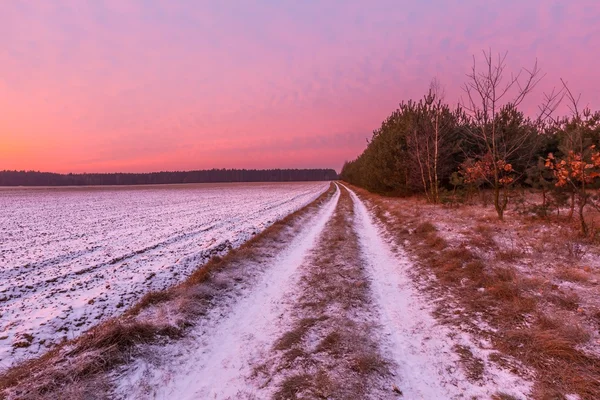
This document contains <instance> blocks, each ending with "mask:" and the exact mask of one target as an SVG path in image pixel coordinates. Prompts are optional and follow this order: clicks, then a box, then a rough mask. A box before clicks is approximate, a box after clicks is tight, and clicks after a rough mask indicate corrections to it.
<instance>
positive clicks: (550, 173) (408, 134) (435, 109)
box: [340, 53, 600, 238]
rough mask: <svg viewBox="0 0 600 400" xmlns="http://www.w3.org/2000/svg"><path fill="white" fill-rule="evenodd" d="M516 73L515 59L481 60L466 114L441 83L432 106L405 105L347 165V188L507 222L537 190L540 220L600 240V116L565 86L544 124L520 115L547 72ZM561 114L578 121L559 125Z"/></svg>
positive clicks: (547, 103) (429, 99) (543, 115)
mask: <svg viewBox="0 0 600 400" xmlns="http://www.w3.org/2000/svg"><path fill="white" fill-rule="evenodd" d="M506 65H507V64H506V56H505V55H504V56H503V55H498V57H495V56H494V55H492V54H491V53H484V54H483V62H479V61H478V60H477V59H476V58H475V59H474V63H473V68H472V71H471V72H470V74H469V75H468V76H467V82H466V83H465V85H464V96H463V99H462V100H461V102H460V104H458V105H456V106H451V105H449V104H447V103H446V102H445V95H444V92H443V89H442V88H441V85H440V84H439V83H438V82H437V81H435V80H434V81H433V82H432V84H431V87H430V89H429V91H428V93H427V94H426V95H425V96H424V98H423V99H421V100H419V101H414V100H409V101H406V102H402V103H400V106H399V108H398V109H397V110H396V111H394V112H393V113H392V114H391V115H390V116H389V117H388V118H387V119H386V120H385V121H384V122H383V123H382V124H381V127H380V128H378V129H376V130H375V131H374V132H373V136H372V138H371V140H370V141H369V143H368V146H367V148H366V149H365V151H364V152H363V153H362V154H361V155H360V156H359V157H358V158H357V159H355V160H353V161H349V162H346V163H345V164H344V167H343V169H342V171H341V174H340V177H341V179H343V180H344V181H346V182H348V183H351V184H354V185H356V186H360V187H363V188H365V189H367V190H369V191H371V192H374V193H379V194H403V195H407V194H421V195H423V196H424V197H425V198H426V199H427V201H428V202H430V203H433V204H453V205H458V204H461V203H465V202H469V201H470V200H472V199H473V198H474V197H475V196H478V197H479V198H481V200H482V201H483V202H484V203H486V204H487V203H488V202H489V203H491V205H492V206H493V207H494V210H495V211H496V214H497V217H498V219H499V220H502V219H503V218H504V214H505V212H506V211H507V209H508V207H509V201H510V199H511V198H513V195H512V194H513V193H514V192H515V191H516V190H519V189H521V188H535V189H539V192H540V193H541V194H542V196H540V197H539V201H538V202H537V203H535V204H533V205H532V206H531V207H530V210H529V211H530V212H531V213H533V214H535V215H537V216H539V217H540V218H550V217H552V216H555V217H558V216H560V217H566V221H567V222H571V221H575V222H576V223H577V224H578V227H579V229H580V231H581V233H582V235H583V236H586V237H588V238H597V236H598V230H597V227H596V226H593V224H592V223H591V222H590V221H589V220H588V219H587V216H588V213H589V212H590V211H592V210H595V211H599V210H600V197H599V196H598V188H599V187H600V112H599V111H592V110H590V109H589V108H587V107H583V106H582V104H581V101H580V96H579V95H576V94H574V93H573V92H572V91H571V89H570V88H569V86H568V84H567V82H565V81H561V83H560V85H561V89H560V90H554V91H552V92H551V93H549V94H544V95H543V99H544V100H543V101H542V102H541V104H540V105H539V106H538V110H539V112H538V113H537V115H535V116H527V115H525V113H524V112H523V111H521V110H520V109H519V107H521V105H522V103H523V101H524V100H525V99H527V98H530V97H531V94H532V93H533V91H534V89H535V87H536V85H537V83H538V82H539V81H540V79H541V78H542V75H541V71H540V69H539V68H538V67H537V64H535V65H534V66H533V67H531V68H529V69H527V68H523V69H522V70H521V71H520V72H517V73H516V74H509V73H508V72H507V71H506V68H507V66H506ZM529 100H530V101H531V100H532V99H529ZM561 104H563V105H566V106H567V108H568V109H569V110H570V114H569V115H566V116H556V115H555V112H556V109H557V108H558V107H559V105H561ZM564 209H566V212H565V210H564Z"/></svg>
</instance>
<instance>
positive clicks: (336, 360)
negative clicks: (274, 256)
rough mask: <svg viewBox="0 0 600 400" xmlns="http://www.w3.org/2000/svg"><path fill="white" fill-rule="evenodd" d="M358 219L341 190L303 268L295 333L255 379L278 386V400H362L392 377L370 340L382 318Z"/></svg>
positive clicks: (282, 338)
mask: <svg viewBox="0 0 600 400" xmlns="http://www.w3.org/2000/svg"><path fill="white" fill-rule="evenodd" d="M353 213H354V209H353V203H352V199H351V198H350V195H349V193H348V192H347V191H346V189H343V188H342V193H341V196H340V200H339V203H338V208H337V209H336V211H335V213H334V215H333V217H332V218H331V219H330V221H329V222H328V223H327V225H326V227H325V229H324V231H323V233H322V236H321V238H320V241H319V244H318V246H317V247H316V248H315V249H314V250H313V253H312V255H311V257H310V258H309V259H308V261H307V262H306V263H305V264H304V265H303V267H302V268H301V271H302V273H301V277H300V282H299V293H300V294H299V296H298V299H297V301H296V302H295V307H294V309H293V310H292V323H291V325H290V330H289V331H288V332H286V333H284V334H283V335H281V336H280V337H279V339H278V340H277V341H276V343H275V345H274V346H273V349H274V350H275V352H274V353H273V355H272V356H271V358H270V359H267V360H266V361H265V363H264V364H261V365H259V366H256V367H255V370H254V372H255V376H257V377H259V378H262V379H264V380H266V381H268V382H271V381H272V382H274V384H275V385H277V388H276V392H275V396H274V398H276V399H300V398H303V399H305V398H331V399H363V398H366V396H367V395H368V394H369V393H371V394H372V393H373V392H372V391H373V385H374V384H375V383H374V382H375V381H376V380H378V379H380V378H381V377H385V376H389V375H388V374H389V371H388V362H387V361H386V360H385V359H384V358H383V357H382V356H381V354H380V353H379V349H378V343H377V341H376V339H375V337H376V335H374V334H373V330H374V329H376V326H375V322H374V321H376V320H377V317H376V316H375V315H374V314H372V311H373V305H372V304H371V301H372V300H371V297H370V292H369V290H370V288H369V282H368V280H367V279H366V275H365V271H364V270H363V263H362V260H361V257H360V248H359V244H358V238H357V236H356V232H355V230H354V226H353ZM332 248H333V249H335V251H332ZM357 316H360V317H357ZM279 377H281V378H279ZM390 387H391V385H390ZM387 390H391V389H389V388H387Z"/></svg>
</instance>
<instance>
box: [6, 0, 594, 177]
mask: <svg viewBox="0 0 600 400" xmlns="http://www.w3.org/2000/svg"><path fill="white" fill-rule="evenodd" d="M208 3H209V2H197V1H166V0H162V1H159V0H155V1H141V0H140V1H137V2H135V1H121V0H113V1H104V2H100V1H97V2H96V1H89V2H87V1H79V0H72V1H56V2H47V1H42V0H39V1H20V2H16V1H14V2H13V1H6V2H2V3H1V4H0V15H2V23H1V24H0V170H2V169H35V170H43V171H55V172H114V171H128V172H142V171H159V170H184V169H185V170H187V169H206V168H290V167H291V168H313V167H332V168H336V169H338V170H339V168H340V167H341V165H342V163H343V162H344V160H348V159H352V158H354V157H356V156H357V155H358V154H359V153H360V152H361V151H362V150H363V149H364V147H365V144H366V142H365V139H366V138H368V137H370V135H371V132H372V131H373V129H376V128H377V127H378V126H379V124H380V123H381V121H382V120H383V119H384V118H385V117H386V116H387V115H389V114H390V113H391V112H392V111H393V110H394V109H395V108H396V106H397V104H398V103H399V102H400V101H401V100H403V99H409V98H419V97H421V96H422V94H424V92H425V90H426V89H427V87H428V85H429V81H430V80H431V79H432V78H433V77H435V76H437V77H438V79H439V80H440V81H441V82H442V84H443V85H444V86H445V88H446V93H447V96H446V97H447V100H448V101H450V102H456V101H457V100H458V98H459V96H460V94H461V89H460V86H461V84H462V83H463V82H464V79H465V78H464V76H465V74H466V73H467V72H468V69H469V67H470V64H471V62H472V55H473V54H479V53H480V52H481V50H482V49H488V48H492V49H493V50H494V51H502V52H504V51H508V52H509V56H508V61H509V65H510V67H511V69H513V70H516V69H517V67H520V66H529V65H531V64H532V63H533V61H534V60H535V58H536V57H537V59H538V62H539V65H540V67H541V68H542V70H543V71H544V72H545V73H546V74H547V75H546V77H545V78H544V80H543V82H542V84H541V85H540V87H539V88H538V90H537V91H536V93H535V94H534V96H533V98H532V99H531V103H530V107H532V109H533V104H534V103H535V102H536V101H537V100H539V99H540V98H541V95H542V92H543V91H544V90H548V89H550V88H552V87H553V86H557V85H558V84H559V78H561V77H562V78H564V79H566V80H567V81H569V84H570V86H571V88H572V89H573V90H574V91H575V92H581V93H582V102H583V103H585V104H589V105H590V106H591V107H592V108H596V109H597V108H600V78H599V74H598V65H597V64H598V51H599V50H600V24H599V23H598V21H600V2H598V1H597V0H578V1H541V0H539V1H529V0H527V1H523V0H519V1H515V0H503V1H494V0H492V1H485V2H482V1H479V0H465V1H463V0H451V1H422V2H414V1H410V2H408V1H406V2H402V1H397V0H396V1H392V0H390V1H371V2H365V1H328V2H292V1H243V2H242V1H239V2H238V1H223V2H211V3H212V4H208Z"/></svg>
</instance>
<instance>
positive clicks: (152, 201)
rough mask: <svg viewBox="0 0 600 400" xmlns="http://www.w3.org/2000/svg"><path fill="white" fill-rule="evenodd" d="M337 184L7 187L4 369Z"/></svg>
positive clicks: (0, 197) (1, 300)
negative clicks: (329, 186)
mask: <svg viewBox="0 0 600 400" xmlns="http://www.w3.org/2000/svg"><path fill="white" fill-rule="evenodd" d="M327 187H328V183H322V182H320V183H314V182H313V183H285V184H281V183H277V184H200V185H167V186H144V187H112V188H106V187H98V188H52V189H38V188H35V189H2V190H0V210H2V212H1V213H0V367H8V366H10V365H11V364H13V363H15V362H18V361H20V360H21V359H23V358H27V357H30V356H34V355H37V354H40V353H43V352H44V351H46V350H47V349H48V348H50V347H51V346H52V345H54V344H56V343H57V342H59V341H61V340H62V339H63V338H68V339H71V338H74V337H76V336H78V335H80V334H81V333H82V332H84V331H86V330H87V329H89V328H90V327H91V326H93V325H95V324H97V323H98V322H100V321H102V320H104V319H106V318H109V317H111V316H115V315H118V314H120V313H121V312H122V311H124V310H126V309H127V308H128V307H129V306H131V305H132V304H133V303H135V302H136V301H137V300H139V299H140V298H141V297H142V296H143V295H144V294H145V293H147V292H149V291H154V290H162V289H165V288H167V287H169V286H172V285H173V284H175V283H178V282H180V281H182V280H183V279H184V278H185V277H187V276H188V275H189V274H190V273H191V272H192V271H193V270H195V269H196V268H197V267H198V266H199V265H200V264H202V263H203V262H205V261H206V260H207V259H208V258H210V257H211V256H212V255H215V254H218V253H221V252H224V251H226V250H227V249H229V248H231V247H237V246H239V245H240V244H241V243H243V242H245V241H246V240H248V239H249V238H250V237H252V236H253V235H255V234H256V233H258V232H260V231H262V230H264V229H265V228H267V227H268V226H270V225H271V224H272V223H273V222H275V221H276V220H277V219H279V218H282V217H284V216H285V215H288V214H290V213H291V212H293V211H295V210H297V209H299V208H301V207H302V206H304V205H306V204H308V203H309V202H311V201H312V200H314V199H315V198H317V197H318V196H319V195H320V194H321V193H323V192H324V191H325V190H326V189H327Z"/></svg>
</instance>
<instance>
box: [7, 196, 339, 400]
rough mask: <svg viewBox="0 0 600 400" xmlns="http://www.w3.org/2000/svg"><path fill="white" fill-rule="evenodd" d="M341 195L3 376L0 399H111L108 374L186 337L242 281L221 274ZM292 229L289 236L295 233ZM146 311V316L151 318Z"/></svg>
mask: <svg viewBox="0 0 600 400" xmlns="http://www.w3.org/2000/svg"><path fill="white" fill-rule="evenodd" d="M334 192H335V186H334V185H333V184H332V185H331V186H330V188H329V190H328V191H327V192H326V193H324V194H323V195H321V196H320V197H319V198H317V199H316V200H315V201H313V202H312V203H310V204H309V205H307V206H305V207H304V208H302V209H300V210H298V211H296V212H295V213H293V214H291V215H288V216H287V217H285V218H283V219H281V220H279V221H276V222H275V223H274V224H273V225H272V226H270V227H269V228H267V229H266V230H264V231H263V232H262V233H260V234H258V235H256V236H254V237H253V238H252V239H251V240H249V241H248V242H246V243H245V244H244V245H242V246H241V247H240V248H239V249H238V250H231V251H229V253H227V254H226V255H225V256H223V257H221V256H215V257H213V258H212V259H210V260H209V261H208V262H207V263H206V264H204V265H203V266H201V267H200V268H199V269H198V270H196V271H195V272H194V273H193V274H192V275H190V276H189V278H188V279H187V280H185V281H184V282H182V283H181V284H179V285H177V286H175V287H172V288H170V289H167V290H165V291H159V292H151V293H148V294H147V295H145V296H144V297H143V298H142V299H141V300H140V301H139V302H138V303H137V304H136V305H134V306H133V307H132V308H131V309H129V310H128V311H126V312H125V313H124V314H123V315H122V316H120V317H116V318H112V319H110V320H107V321H105V322H103V323H101V324H99V325H98V326H96V327H94V328H92V329H90V330H89V331H88V332H86V333H85V334H83V335H81V336H80V337H79V338H77V339H74V340H71V341H65V342H63V343H62V344H60V345H59V346H57V347H55V348H54V349H52V350H51V351H49V352H48V353H46V354H44V355H43V356H41V357H38V358H35V359H31V360H28V361H26V362H24V363H21V364H19V365H16V366H14V367H12V368H9V369H8V370H6V371H4V372H3V373H2V374H1V375H0V397H9V398H19V399H31V400H37V399H55V398H67V397H64V396H66V395H67V394H68V398H73V399H77V398H82V399H95V398H107V397H109V394H108V393H109V392H110V390H111V386H110V384H109V383H108V381H107V379H106V373H107V372H108V371H111V370H113V369H114V368H115V367H117V366H119V365H121V364H123V363H126V362H127V361H129V360H130V359H131V357H132V356H133V355H134V354H135V352H136V350H135V349H136V346H137V345H139V344H143V343H158V342H160V341H162V340H167V339H175V338H179V337H181V336H182V335H183V334H185V331H186V329H187V328H188V327H190V326H193V324H194V322H195V320H196V319H197V318H198V317H200V316H202V315H204V314H205V313H206V310H207V309H208V308H209V307H210V306H211V301H212V300H213V297H215V296H216V295H217V294H218V293H223V292H225V291H226V290H227V289H228V288H229V287H230V286H233V284H234V283H235V281H236V278H235V277H234V278H233V279H230V280H225V279H222V278H221V276H220V273H221V272H223V273H224V272H225V271H227V270H229V269H232V270H233V269H235V268H238V267H239V265H240V264H241V263H242V262H244V261H246V260H247V259H248V258H253V259H258V258H260V257H267V256H265V255H264V254H267V253H268V251H265V250H266V249H269V250H272V249H273V248H277V247H282V246H283V244H282V243H278V242H277V240H276V239H277V238H278V237H279V236H281V235H282V234H283V232H284V230H286V229H288V228H290V227H295V228H294V229H300V228H301V226H302V223H301V221H302V219H303V217H304V216H305V215H307V214H308V213H310V212H312V211H314V210H315V209H317V208H318V207H320V206H321V205H322V204H323V203H324V202H326V201H327V200H328V199H329V198H331V196H332V195H333V193H334ZM294 229H291V230H288V235H290V236H291V235H293V234H294ZM163 304H164V305H167V304H169V305H172V307H171V308H166V309H167V310H168V312H174V313H176V314H177V318H175V321H176V323H175V325H173V324H172V323H171V322H168V321H167V322H166V321H165V320H164V318H154V319H153V318H148V315H152V313H150V314H148V315H146V314H147V313H148V312H149V311H151V310H158V311H157V313H158V314H160V313H161V312H162V313H164V311H161V306H162V305H163ZM145 313H146V314H145Z"/></svg>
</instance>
